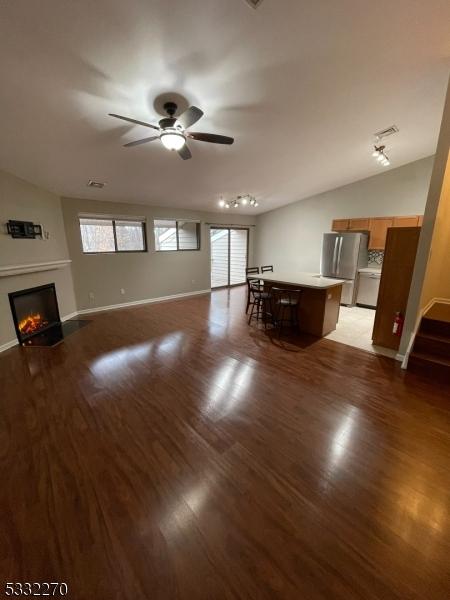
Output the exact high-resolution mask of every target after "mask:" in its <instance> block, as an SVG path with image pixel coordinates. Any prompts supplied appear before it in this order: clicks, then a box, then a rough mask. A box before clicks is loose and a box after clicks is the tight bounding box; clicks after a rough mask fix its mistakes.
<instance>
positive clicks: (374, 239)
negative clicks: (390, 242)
mask: <svg viewBox="0 0 450 600" xmlns="http://www.w3.org/2000/svg"><path fill="white" fill-rule="evenodd" d="M393 221H394V219H393V218H391V217H388V218H385V217H376V218H375V219H369V231H370V237H369V250H384V247H385V245H386V235H387V230H388V228H389V227H392V224H393Z"/></svg>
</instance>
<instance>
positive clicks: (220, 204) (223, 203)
mask: <svg viewBox="0 0 450 600" xmlns="http://www.w3.org/2000/svg"><path fill="white" fill-rule="evenodd" d="M219 206H220V208H223V207H224V206H225V200H219Z"/></svg>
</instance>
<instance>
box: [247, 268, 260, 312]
mask: <svg viewBox="0 0 450 600" xmlns="http://www.w3.org/2000/svg"><path fill="white" fill-rule="evenodd" d="M245 274H246V275H247V306H246V308H245V314H247V313H248V307H249V306H250V304H251V303H252V302H251V297H250V283H249V282H250V281H255V282H256V283H259V279H257V278H255V279H253V278H251V279H248V275H259V267H247V268H246V269H245Z"/></svg>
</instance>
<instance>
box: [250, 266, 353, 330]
mask: <svg viewBox="0 0 450 600" xmlns="http://www.w3.org/2000/svg"><path fill="white" fill-rule="evenodd" d="M256 277H257V278H258V279H260V280H261V281H263V282H264V288H265V289H266V290H267V291H270V289H271V288H272V287H278V288H283V289H299V290H301V294H300V303H299V308H298V311H299V314H298V320H299V329H300V331H303V332H304V333H310V334H312V335H315V336H318V337H323V336H325V335H327V334H329V333H330V332H331V331H334V329H336V323H337V321H338V318H339V306H340V301H341V293H342V286H343V284H344V280H343V279H331V278H329V277H321V276H320V275H318V274H316V273H301V272H292V273H289V272H282V271H276V272H268V273H262V274H261V275H257V276H256ZM249 278H250V279H254V278H255V275H249Z"/></svg>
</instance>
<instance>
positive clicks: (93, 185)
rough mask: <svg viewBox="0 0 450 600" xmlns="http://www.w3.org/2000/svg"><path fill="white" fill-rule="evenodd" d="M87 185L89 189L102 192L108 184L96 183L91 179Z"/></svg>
mask: <svg viewBox="0 0 450 600" xmlns="http://www.w3.org/2000/svg"><path fill="white" fill-rule="evenodd" d="M86 185H87V186H88V187H93V188H99V189H100V190H101V189H102V188H104V187H105V185H106V184H105V183H104V182H103V181H94V180H93V179H89V181H88V182H87V184H86Z"/></svg>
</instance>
